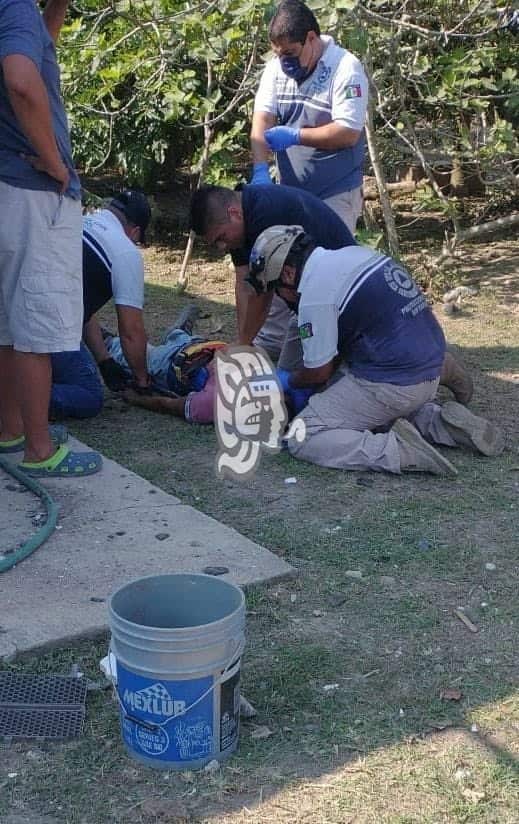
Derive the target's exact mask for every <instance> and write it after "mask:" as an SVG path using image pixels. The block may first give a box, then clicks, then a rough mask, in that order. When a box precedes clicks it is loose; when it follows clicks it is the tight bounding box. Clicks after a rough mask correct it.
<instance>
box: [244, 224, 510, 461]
mask: <svg viewBox="0 0 519 824" xmlns="http://www.w3.org/2000/svg"><path fill="white" fill-rule="evenodd" d="M248 282H249V283H250V284H251V285H252V286H253V287H254V289H255V291H256V292H257V293H258V294H266V293H268V292H271V291H273V290H275V291H276V292H277V294H278V295H279V296H280V297H281V298H282V299H283V300H285V301H286V302H287V303H288V305H289V306H291V307H292V308H293V309H294V311H296V312H297V322H298V328H299V336H300V339H301V344H302V361H301V364H300V366H299V367H298V368H296V369H295V370H294V372H293V374H292V375H291V377H290V381H289V385H290V386H292V387H294V388H308V387H313V388H316V389H317V388H320V389H321V390H322V391H319V392H316V393H315V394H313V395H312V397H311V398H310V399H309V401H308V404H307V405H306V406H305V408H304V409H303V411H302V412H301V413H300V414H299V415H298V418H299V419H300V420H301V421H303V422H304V425H305V431H306V434H305V437H304V439H302V440H299V439H298V438H296V437H295V436H292V437H290V438H289V439H288V440H287V446H288V449H289V451H290V453H291V454H292V455H294V456H295V457H297V458H300V459H302V460H306V461H310V462H311V463H316V464H319V465H321V466H327V467H333V468H336V469H372V470H376V471H381V470H386V471H388V472H394V473H400V472H431V473H433V474H436V475H456V474H457V470H456V469H455V467H454V466H452V464H451V463H450V462H449V461H448V460H447V459H446V458H444V457H443V455H441V454H440V453H439V452H438V451H437V450H436V449H434V447H433V446H431V443H435V444H441V445H443V446H450V447H456V446H468V447H470V448H472V449H475V450H476V451H477V452H480V453H482V454H484V455H498V454H500V452H501V451H502V449H503V447H504V438H503V434H502V432H501V431H500V430H499V429H498V428H497V427H495V426H493V425H492V424H491V423H489V422H488V421H486V420H484V419H483V418H480V417H477V416H476V415H473V414H472V413H471V412H469V410H468V409H466V408H465V407H464V406H462V405H461V404H459V403H456V402H455V401H449V402H448V403H446V404H444V405H443V406H442V407H440V406H439V405H438V404H436V403H434V398H435V395H436V391H437V388H438V383H439V378H440V371H441V367H442V363H443V359H444V355H445V338H444V335H443V332H442V329H441V327H440V325H439V323H438V321H437V320H436V318H435V316H434V314H433V312H432V310H431V308H430V306H429V305H428V303H427V300H426V298H425V296H424V294H423V293H422V291H421V290H420V288H419V287H418V286H417V285H416V284H415V282H414V281H413V280H412V278H411V276H410V275H409V273H408V272H407V271H406V270H405V269H404V268H403V266H401V264H399V263H397V262H396V261H394V260H392V258H390V257H388V256H387V255H383V254H380V253H379V252H375V251H374V250H373V249H371V248H368V247H362V246H350V247H347V248H345V249H338V250H329V249H323V248H322V247H318V246H317V244H316V243H315V241H314V239H313V238H312V237H311V236H310V235H309V234H308V233H307V232H305V231H304V229H303V228H302V227H301V226H273V227H271V228H270V229H267V230H266V231H264V232H263V233H262V234H261V235H260V236H259V238H258V239H257V240H256V243H255V244H254V248H253V250H252V253H251V263H250V271H249V276H248ZM338 356H340V359H341V362H340V365H339V366H338V367H337V360H336V359H337V357H338ZM381 430H383V431H381ZM429 442H431V443H429Z"/></svg>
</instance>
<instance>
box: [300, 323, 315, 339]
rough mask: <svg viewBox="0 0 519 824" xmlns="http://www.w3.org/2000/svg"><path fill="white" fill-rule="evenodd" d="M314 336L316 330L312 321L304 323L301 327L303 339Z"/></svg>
mask: <svg viewBox="0 0 519 824" xmlns="http://www.w3.org/2000/svg"><path fill="white" fill-rule="evenodd" d="M313 336H314V332H313V329H312V324H311V323H303V325H302V326H300V327H299V337H300V338H301V340H307V339H308V338H313Z"/></svg>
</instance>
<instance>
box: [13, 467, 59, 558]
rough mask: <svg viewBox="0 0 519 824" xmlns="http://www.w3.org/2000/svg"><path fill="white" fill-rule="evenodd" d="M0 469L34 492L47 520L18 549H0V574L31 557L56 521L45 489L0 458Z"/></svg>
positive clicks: (51, 530) (56, 517)
mask: <svg viewBox="0 0 519 824" xmlns="http://www.w3.org/2000/svg"><path fill="white" fill-rule="evenodd" d="M0 469H3V470H4V471H5V472H7V473H8V474H9V475H12V477H13V478H16V480H17V481H18V482H19V483H21V484H23V485H24V486H26V487H27V489H30V490H31V492H34V494H35V495H37V496H38V497H39V498H41V500H42V502H43V505H44V507H45V510H46V512H47V520H46V521H45V523H44V524H43V526H42V527H40V529H39V530H38V531H37V532H36V533H35V534H34V535H31V537H30V538H29V540H28V541H25V543H23V544H22V545H21V546H20V547H18V549H16V550H14V551H10V550H1V549H0V572H6V571H7V570H8V569H11V567H14V566H15V565H16V564H19V563H20V561H23V560H24V559H25V558H27V557H28V556H29V555H32V553H33V552H34V551H35V550H36V549H38V547H40V546H41V545H42V544H43V543H44V542H45V541H46V540H47V538H48V537H49V536H50V535H52V533H53V532H54V529H55V527H56V521H57V520H58V506H57V504H56V503H55V501H53V499H52V498H51V496H50V495H49V493H48V492H47V490H46V489H44V488H43V487H42V486H40V484H39V483H37V482H36V481H35V480H33V478H29V476H28V475H26V474H25V472H22V470H21V469H18V467H16V466H13V464H12V463H10V462H9V461H7V460H5V459H4V458H0Z"/></svg>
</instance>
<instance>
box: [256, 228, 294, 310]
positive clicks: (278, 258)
mask: <svg viewBox="0 0 519 824" xmlns="http://www.w3.org/2000/svg"><path fill="white" fill-rule="evenodd" d="M304 234H306V232H305V230H304V229H303V227H302V226H269V228H268V229H265V231H264V232H262V233H261V235H259V237H257V238H256V242H255V244H254V246H253V247H252V252H251V253H250V258H249V273H248V275H247V278H246V280H247V282H248V283H250V284H251V285H252V286H253V287H254V289H255V290H256V292H257V293H258V294H259V295H261V294H265V293H266V292H269V291H271V290H272V289H274V288H275V286H276V284H277V283H278V281H279V279H280V277H281V272H282V271H283V266H284V265H285V261H286V259H287V257H288V253H289V252H290V249H291V248H292V246H293V245H294V243H295V242H296V240H297V239H298V238H299V237H301V235H304Z"/></svg>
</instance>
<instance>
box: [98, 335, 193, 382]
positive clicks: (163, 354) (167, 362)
mask: <svg viewBox="0 0 519 824" xmlns="http://www.w3.org/2000/svg"><path fill="white" fill-rule="evenodd" d="M201 340H203V339H202V338H199V337H196V336H194V335H188V334H187V332H184V330H183V329H170V330H169V331H168V332H167V333H166V335H165V336H164V339H163V342H162V343H160V344H159V345H158V346H154V345H153V344H152V343H148V348H147V350H146V365H147V368H148V372H149V374H150V375H151V377H152V378H153V383H154V387H155V388H156V389H157V390H159V391H166V392H167V391H173V392H174V391H176V390H177V387H176V386H174V385H171V375H170V366H171V362H172V360H173V358H174V357H175V355H176V354H177V353H178V352H179V351H180V350H181V349H183V348H184V347H185V346H189V344H191V343H197V342H199V341H201ZM105 344H106V347H107V349H108V352H109V353H110V357H111V358H113V359H114V361H115V362H116V363H118V364H119V366H122V367H123V368H124V369H127V370H128V376H130V375H131V372H130V369H129V367H128V362H127V360H126V358H125V357H124V353H123V350H122V346H121V339H120V338H118V337H114V338H109V339H106V338H105Z"/></svg>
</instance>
